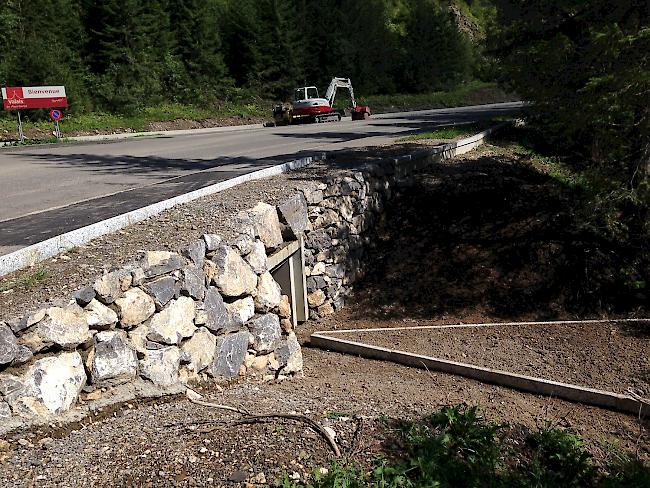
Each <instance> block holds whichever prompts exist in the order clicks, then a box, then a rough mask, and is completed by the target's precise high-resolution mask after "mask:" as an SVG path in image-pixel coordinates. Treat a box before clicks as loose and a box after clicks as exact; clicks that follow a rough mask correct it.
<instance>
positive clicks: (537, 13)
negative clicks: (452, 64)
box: [488, 0, 650, 293]
mask: <svg viewBox="0 0 650 488" xmlns="http://www.w3.org/2000/svg"><path fill="white" fill-rule="evenodd" d="M493 3H494V5H495V6H496V7H497V15H496V19H495V22H494V24H493V26H492V28H491V29H490V30H489V35H488V44H489V46H490V52H491V53H492V54H493V55H494V56H496V58H497V60H498V62H497V64H496V66H498V70H499V73H500V75H499V77H500V79H501V80H502V81H501V85H502V86H503V87H510V89H512V90H514V91H516V92H517V93H519V94H520V95H522V98H524V99H525V100H527V101H529V102H531V103H530V104H529V105H528V106H527V111H526V114H525V119H526V128H525V129H521V130H518V131H517V132H516V133H514V132H513V133H512V134H511V136H512V140H513V142H515V143H517V144H519V145H520V147H521V148H523V150H524V151H528V152H529V154H530V155H531V160H533V161H536V163H535V164H537V165H538V166H540V165H541V166H543V167H544V168H545V169H546V171H547V172H548V173H549V174H550V175H552V176H554V177H555V178H557V179H558V180H560V181H563V182H564V183H566V184H567V185H569V186H571V187H574V188H577V189H579V190H580V191H581V194H582V198H583V200H584V205H583V207H584V211H583V212H581V214H580V218H581V219H582V221H583V223H584V226H585V227H589V228H591V229H592V230H593V231H594V232H596V233H597V235H598V236H600V238H601V239H603V241H604V242H609V243H611V244H613V245H614V247H615V248H616V247H620V246H623V247H624V248H625V249H627V250H628V252H629V253H630V256H629V257H630V263H629V265H627V266H625V267H623V268H620V269H615V270H611V274H612V278H613V279H618V280H621V281H622V282H624V283H627V286H628V287H629V288H628V290H629V292H630V293H636V292H643V293H645V291H646V290H647V289H648V287H649V286H650V276H649V273H650V271H649V268H648V266H647V263H648V259H649V256H650V251H649V249H650V105H649V104H648V100H649V99H650V56H649V55H648V53H650V10H648V5H647V2H645V1H638V0H621V1H618V2H614V3H612V2H609V1H606V0H597V1H592V2H574V1H571V0H562V1H550V0H544V1H539V2H534V4H530V2H520V1H518V0H494V2H493Z"/></svg>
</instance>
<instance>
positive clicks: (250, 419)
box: [187, 390, 341, 457]
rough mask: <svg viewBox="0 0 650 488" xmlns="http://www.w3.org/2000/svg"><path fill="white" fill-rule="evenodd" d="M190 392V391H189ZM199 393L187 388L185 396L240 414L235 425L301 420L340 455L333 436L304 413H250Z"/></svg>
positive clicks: (208, 405)
mask: <svg viewBox="0 0 650 488" xmlns="http://www.w3.org/2000/svg"><path fill="white" fill-rule="evenodd" d="M190 392H191V393H190ZM197 397H200V395H198V393H196V392H194V391H191V390H188V392H187V398H188V400H189V401H190V402H192V403H195V404H197V405H201V406H203V407H209V408H218V409H220V410H227V411H230V412H235V413H238V414H240V415H243V417H242V418H241V419H238V420H234V421H232V422H231V423H233V424H235V425H241V424H255V423H260V422H265V421H267V420H271V419H285V420H294V421H298V422H303V423H305V424H307V425H309V427H311V428H312V429H313V430H315V431H316V432H317V433H318V434H320V435H321V436H322V437H323V438H325V440H327V442H328V443H329V445H330V447H331V448H332V450H333V451H334V454H335V455H336V456H337V457H340V456H341V450H340V449H339V446H338V444H337V443H336V441H335V440H334V437H333V436H332V435H330V433H329V432H328V431H327V430H325V428H324V427H323V426H322V425H320V424H319V423H318V422H316V421H315V420H313V419H310V418H309V417H307V416H306V415H300V414H293V413H269V414H257V415H254V414H251V413H250V412H249V411H248V410H245V409H243V408H235V407H231V406H229V405H221V404H218V403H210V402H206V401H203V400H200V399H199V398H197Z"/></svg>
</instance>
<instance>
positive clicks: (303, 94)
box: [293, 86, 320, 102]
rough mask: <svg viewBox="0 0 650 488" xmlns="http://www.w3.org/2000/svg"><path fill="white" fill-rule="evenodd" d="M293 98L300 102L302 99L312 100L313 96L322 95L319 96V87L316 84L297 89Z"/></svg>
mask: <svg viewBox="0 0 650 488" xmlns="http://www.w3.org/2000/svg"><path fill="white" fill-rule="evenodd" d="M293 98H294V102H300V101H301V100H311V99H312V98H320V97H319V96H318V88H316V87H315V86H304V87H302V88H296V89H295V91H294V97H293Z"/></svg>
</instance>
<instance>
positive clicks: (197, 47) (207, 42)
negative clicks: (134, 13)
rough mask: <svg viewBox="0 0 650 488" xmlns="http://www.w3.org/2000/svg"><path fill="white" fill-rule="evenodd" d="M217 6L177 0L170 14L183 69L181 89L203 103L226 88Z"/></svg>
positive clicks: (228, 81)
mask: <svg viewBox="0 0 650 488" xmlns="http://www.w3.org/2000/svg"><path fill="white" fill-rule="evenodd" d="M219 13H220V10H219V8H218V5H217V3H216V2H214V1H205V0H178V1H176V2H174V5H173V8H172V11H171V14H172V15H171V20H172V26H173V28H174V31H175V33H176V53H177V54H178V56H179V59H180V60H181V61H182V63H183V65H184V66H185V71H186V73H187V81H186V83H185V89H186V91H187V93H188V94H191V95H192V96H193V97H195V98H194V99H195V100H196V97H197V96H198V100H197V101H199V100H205V99H207V98H210V97H211V96H213V95H215V94H219V92H221V91H222V90H223V89H224V88H225V87H227V86H228V85H230V80H229V79H228V77H227V70H226V65H225V63H224V61H223V53H222V50H221V49H222V45H221V36H220V33H219V26H220V22H219Z"/></svg>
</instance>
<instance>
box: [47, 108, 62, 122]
mask: <svg viewBox="0 0 650 488" xmlns="http://www.w3.org/2000/svg"><path fill="white" fill-rule="evenodd" d="M61 117H63V112H61V111H60V110H50V118H51V119H52V120H61Z"/></svg>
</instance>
